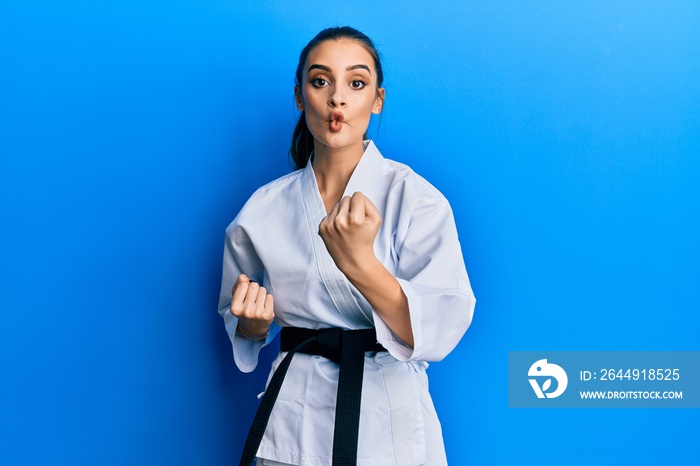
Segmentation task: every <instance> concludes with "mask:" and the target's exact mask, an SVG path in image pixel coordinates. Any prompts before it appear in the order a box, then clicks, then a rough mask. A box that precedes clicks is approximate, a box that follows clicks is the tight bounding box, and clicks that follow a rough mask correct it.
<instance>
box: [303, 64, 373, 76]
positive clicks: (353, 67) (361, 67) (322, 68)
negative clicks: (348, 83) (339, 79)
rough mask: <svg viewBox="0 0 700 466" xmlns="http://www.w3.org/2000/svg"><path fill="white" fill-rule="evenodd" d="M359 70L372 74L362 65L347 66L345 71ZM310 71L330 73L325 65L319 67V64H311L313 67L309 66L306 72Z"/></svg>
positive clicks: (367, 67)
mask: <svg viewBox="0 0 700 466" xmlns="http://www.w3.org/2000/svg"><path fill="white" fill-rule="evenodd" d="M360 69H361V70H367V72H368V73H369V74H370V75H371V74H372V71H370V69H369V66H367V65H363V64H358V65H352V66H348V67H347V68H345V71H352V70H360ZM311 70H323V71H326V72H328V73H330V72H331V69H330V68H329V67H327V66H326V65H319V64H313V65H311V66H309V69H308V70H307V71H306V72H307V73H308V72H310V71H311Z"/></svg>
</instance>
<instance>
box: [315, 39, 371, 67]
mask: <svg viewBox="0 0 700 466" xmlns="http://www.w3.org/2000/svg"><path fill="white" fill-rule="evenodd" d="M314 64H318V65H325V66H328V67H329V68H331V70H333V71H341V70H345V68H347V67H348V66H353V65H360V64H362V65H367V66H368V67H369V69H370V70H372V74H375V69H374V59H372V55H370V53H369V52H368V51H367V49H366V48H365V47H364V45H362V44H361V43H360V42H358V41H356V40H353V39H339V40H326V41H323V42H321V43H320V44H318V45H317V46H316V47H314V48H313V49H311V51H310V52H309V55H308V56H307V57H306V64H305V66H304V72H305V73H306V71H307V70H308V68H309V66H311V65H314Z"/></svg>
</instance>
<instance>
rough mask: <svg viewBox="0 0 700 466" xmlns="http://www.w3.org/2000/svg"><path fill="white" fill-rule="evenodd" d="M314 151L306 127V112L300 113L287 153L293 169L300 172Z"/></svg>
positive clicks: (312, 142) (311, 137)
mask: <svg viewBox="0 0 700 466" xmlns="http://www.w3.org/2000/svg"><path fill="white" fill-rule="evenodd" d="M313 151H314V137H313V135H312V134H311V131H309V127H308V126H306V112H303V111H302V112H301V114H300V115H299V119H298V120H297V125H296V127H295V128H294V132H293V133H292V146H291V148H290V149H289V152H290V154H291V156H292V160H293V161H294V169H295V170H300V169H302V168H304V167H305V166H306V164H307V163H309V158H310V157H311V153H312V152H313Z"/></svg>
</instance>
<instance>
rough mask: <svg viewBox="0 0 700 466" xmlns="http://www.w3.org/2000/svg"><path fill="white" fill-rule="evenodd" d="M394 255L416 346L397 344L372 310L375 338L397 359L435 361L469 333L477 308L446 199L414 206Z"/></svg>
mask: <svg viewBox="0 0 700 466" xmlns="http://www.w3.org/2000/svg"><path fill="white" fill-rule="evenodd" d="M397 255H398V268H397V274H396V278H397V279H398V281H399V284H400V285H401V288H402V289H403V292H404V293H405V294H406V297H407V298H408V308H409V313H410V319H411V329H412V331H413V341H414V345H413V348H411V347H409V346H408V345H406V344H405V343H404V342H403V341H401V340H400V339H399V338H398V337H397V336H396V335H395V334H394V333H393V332H392V331H391V329H390V328H389V327H388V326H387V325H386V323H385V322H384V321H383V320H382V319H381V317H380V316H379V315H378V314H377V313H376V312H375V313H374V322H375V327H376V330H377V340H378V341H379V343H381V344H382V345H383V346H384V347H385V348H386V349H387V350H388V351H389V353H391V355H392V356H394V357H395V358H396V359H399V360H401V361H409V360H410V361H439V360H441V359H443V358H444V357H445V356H447V354H448V353H449V352H450V351H452V350H453V349H454V347H455V346H457V343H458V342H459V340H460V339H461V338H462V336H463V335H464V332H466V331H467V328H468V327H469V325H470V324H471V321H472V315H473V314H474V305H475V304H476V299H475V297H474V293H473V292H472V289H471V285H470V283H469V277H468V276H467V270H466V268H465V266H464V259H463V257H462V250H461V247H460V244H459V239H458V237H457V228H456V226H455V222H454V217H453V215H452V209H451V208H450V206H449V204H448V203H447V201H446V200H444V199H442V200H431V201H429V202H426V203H423V204H420V205H418V206H417V207H416V208H415V210H414V212H413V213H412V215H411V221H410V223H409V225H408V229H407V232H406V235H405V238H404V240H403V242H402V243H401V244H399V245H397Z"/></svg>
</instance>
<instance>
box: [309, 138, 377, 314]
mask: <svg viewBox="0 0 700 466" xmlns="http://www.w3.org/2000/svg"><path fill="white" fill-rule="evenodd" d="M381 165H382V156H381V155H380V154H379V152H378V151H377V149H376V147H375V146H374V144H373V143H372V142H371V141H368V142H367V143H366V150H365V153H364V155H363V156H362V158H361V159H360V162H359V163H358V164H357V167H355V171H354V172H353V174H352V176H351V177H350V180H349V181H348V185H347V187H346V189H345V195H352V194H353V193H354V192H356V191H360V192H362V193H363V194H366V193H367V192H368V191H369V188H370V187H371V185H372V183H373V182H374V179H375V177H376V176H378V175H379V173H380V169H381ZM301 184H302V185H301V192H302V197H303V201H304V202H303V204H304V209H305V214H306V215H305V216H306V221H307V226H308V229H309V235H310V237H311V243H312V244H313V250H314V255H315V257H316V265H317V267H318V272H319V275H320V276H321V280H322V281H323V284H324V286H325V287H326V291H328V294H329V295H330V297H331V300H332V301H333V304H334V305H335V307H336V308H337V309H338V311H339V312H340V313H341V314H342V315H343V316H344V317H345V318H346V319H347V320H348V322H350V323H352V325H353V327H359V328H362V327H367V326H368V325H369V326H371V327H373V326H374V322H373V320H372V310H371V309H363V306H360V304H359V303H358V302H357V300H356V299H355V297H354V296H353V294H352V290H351V286H352V285H351V284H350V282H349V281H348V279H347V278H345V275H343V273H342V272H341V271H340V270H339V269H338V267H336V265H335V263H334V262H333V258H331V256H330V254H329V253H328V250H326V245H325V244H323V240H322V239H321V237H320V236H319V235H318V225H319V223H321V220H322V219H323V217H325V216H326V210H325V207H324V206H323V199H322V198H321V193H320V192H319V189H318V185H317V184H316V176H315V175H314V171H313V168H312V165H311V162H310V161H309V163H308V164H307V165H306V168H304V173H303V174H302V177H301ZM351 328H352V327H351Z"/></svg>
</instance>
